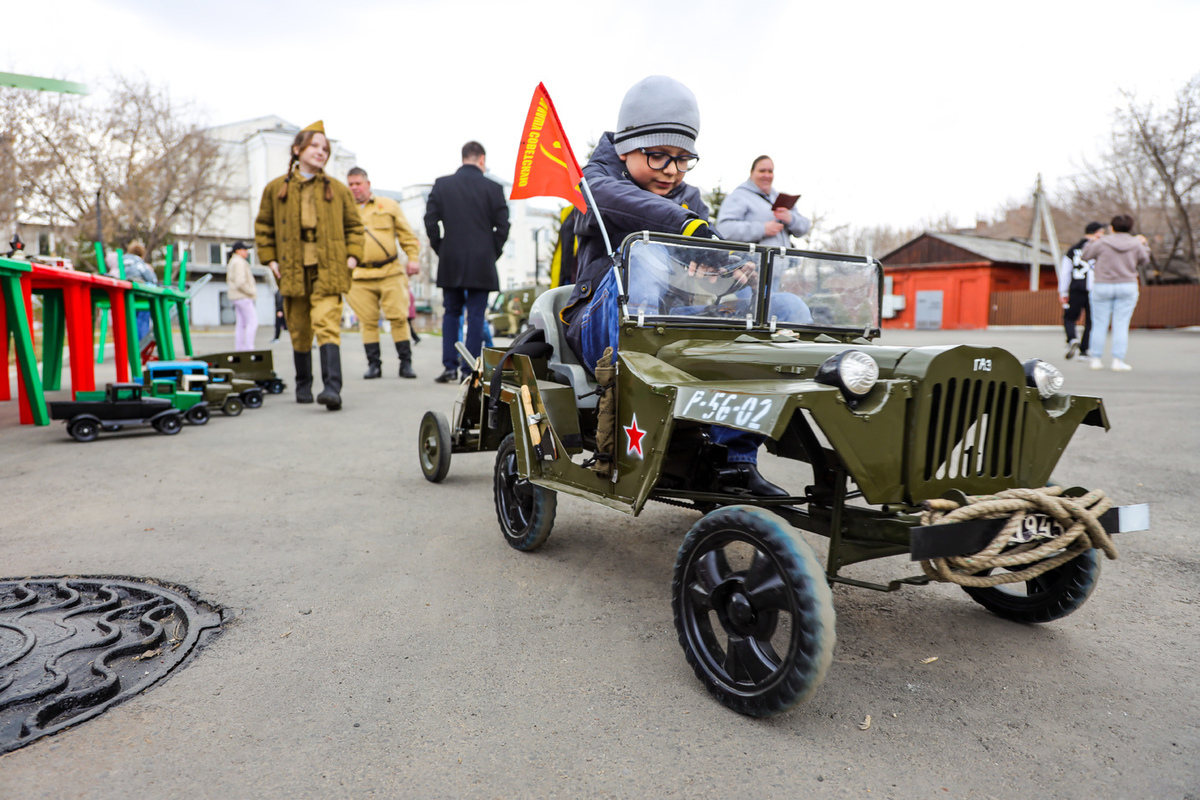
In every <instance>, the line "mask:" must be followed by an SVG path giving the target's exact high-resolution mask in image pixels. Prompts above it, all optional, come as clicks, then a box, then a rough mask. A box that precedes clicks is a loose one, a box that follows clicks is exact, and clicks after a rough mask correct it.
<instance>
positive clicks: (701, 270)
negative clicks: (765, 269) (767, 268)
mask: <svg viewBox="0 0 1200 800" xmlns="http://www.w3.org/2000/svg"><path fill="white" fill-rule="evenodd" d="M757 274H758V265H757V264H755V263H754V262H753V261H744V262H742V263H741V264H738V265H737V266H736V267H732V268H729V267H717V266H712V265H708V264H697V263H696V262H695V261H692V262H690V263H689V264H688V275H689V276H691V277H695V276H696V275H699V276H701V277H705V278H708V282H709V283H716V282H717V278H722V277H732V278H733V279H734V280H736V281H737V283H738V285H739V286H748V285H749V284H750V283H752V282H753V281H755V279H756V277H757Z"/></svg>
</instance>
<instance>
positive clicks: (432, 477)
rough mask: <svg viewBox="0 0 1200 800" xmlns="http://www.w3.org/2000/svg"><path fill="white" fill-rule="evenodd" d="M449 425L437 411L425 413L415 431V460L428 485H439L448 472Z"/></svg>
mask: <svg viewBox="0 0 1200 800" xmlns="http://www.w3.org/2000/svg"><path fill="white" fill-rule="evenodd" d="M450 447H451V445H450V424H449V423H448V422H446V416H445V415H444V414H440V413H438V412H437V411H426V412H425V416H423V417H421V427H420V428H419V429H418V431H417V458H418V459H419V460H420V462H421V472H422V474H424V475H425V480H427V481H429V482H430V483H441V482H442V481H444V480H445V479H446V474H447V473H448V472H450Z"/></svg>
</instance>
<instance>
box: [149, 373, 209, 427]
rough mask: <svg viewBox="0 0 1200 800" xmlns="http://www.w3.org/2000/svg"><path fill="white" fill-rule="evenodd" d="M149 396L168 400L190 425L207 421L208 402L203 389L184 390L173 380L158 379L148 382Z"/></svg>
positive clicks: (202, 423) (203, 423)
mask: <svg viewBox="0 0 1200 800" xmlns="http://www.w3.org/2000/svg"><path fill="white" fill-rule="evenodd" d="M150 396H151V397H159V398H162V399H164V400H170V401H171V405H173V406H175V408H177V409H179V411H180V413H182V414H183V418H184V419H185V420H187V421H188V422H190V423H191V424H192V425H205V424H207V423H208V418H209V414H208V402H207V401H206V400H205V399H204V392H203V391H186V390H184V389H181V388H180V387H179V384H177V383H176V382H175V381H173V380H165V379H160V380H156V381H151V382H150Z"/></svg>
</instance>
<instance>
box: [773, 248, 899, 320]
mask: <svg viewBox="0 0 1200 800" xmlns="http://www.w3.org/2000/svg"><path fill="white" fill-rule="evenodd" d="M770 264H771V305H770V309H769V311H768V312H767V322H768V323H770V322H771V321H772V317H773V318H774V321H775V323H776V324H779V325H790V326H795V325H805V326H814V325H815V326H820V327H829V328H855V329H858V330H863V329H866V328H878V327H879V273H878V267H877V266H876V265H875V263H874V262H872V261H869V260H865V259H854V260H851V259H850V258H849V257H847V256H837V255H834V254H825V253H821V254H815V253H804V254H800V253H798V252H796V251H788V252H787V253H786V254H785V253H781V252H778V251H776V252H772V253H771V254H770Z"/></svg>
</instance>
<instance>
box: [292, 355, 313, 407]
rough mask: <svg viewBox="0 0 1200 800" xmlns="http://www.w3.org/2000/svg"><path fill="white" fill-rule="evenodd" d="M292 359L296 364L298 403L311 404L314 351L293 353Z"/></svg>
mask: <svg viewBox="0 0 1200 800" xmlns="http://www.w3.org/2000/svg"><path fill="white" fill-rule="evenodd" d="M292 357H293V359H294V360H295V362H296V402H297V403H311V402H312V401H313V393H312V379H313V374H312V351H311V350H309V351H308V352H307V353H297V352H295V351H292Z"/></svg>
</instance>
